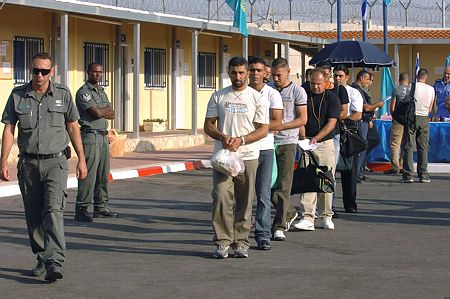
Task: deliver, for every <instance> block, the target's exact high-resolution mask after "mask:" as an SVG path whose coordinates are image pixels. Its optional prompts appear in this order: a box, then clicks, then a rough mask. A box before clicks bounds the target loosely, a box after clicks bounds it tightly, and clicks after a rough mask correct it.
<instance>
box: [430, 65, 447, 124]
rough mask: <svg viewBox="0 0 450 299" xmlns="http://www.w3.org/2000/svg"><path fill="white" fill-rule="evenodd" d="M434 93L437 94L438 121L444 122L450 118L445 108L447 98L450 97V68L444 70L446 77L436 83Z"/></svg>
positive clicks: (436, 116) (436, 115)
mask: <svg viewBox="0 0 450 299" xmlns="http://www.w3.org/2000/svg"><path fill="white" fill-rule="evenodd" d="M433 87H434V91H435V93H436V106H437V109H436V113H435V118H436V120H438V121H439V120H441V121H442V120H443V119H444V118H449V117H450V112H449V111H447V109H446V108H445V97H446V96H448V95H450V66H446V67H445V68H444V76H443V77H442V79H438V80H436V81H435V82H434V85H433Z"/></svg>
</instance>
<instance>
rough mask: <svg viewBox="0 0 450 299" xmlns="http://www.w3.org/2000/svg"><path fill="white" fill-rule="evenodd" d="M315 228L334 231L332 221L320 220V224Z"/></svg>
mask: <svg viewBox="0 0 450 299" xmlns="http://www.w3.org/2000/svg"><path fill="white" fill-rule="evenodd" d="M317 227H319V228H323V229H330V230H333V229H334V223H333V221H332V220H331V219H322V220H320V224H319V226H317Z"/></svg>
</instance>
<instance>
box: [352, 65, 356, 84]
mask: <svg viewBox="0 0 450 299" xmlns="http://www.w3.org/2000/svg"><path fill="white" fill-rule="evenodd" d="M352 82H355V66H354V65H353V63H352Z"/></svg>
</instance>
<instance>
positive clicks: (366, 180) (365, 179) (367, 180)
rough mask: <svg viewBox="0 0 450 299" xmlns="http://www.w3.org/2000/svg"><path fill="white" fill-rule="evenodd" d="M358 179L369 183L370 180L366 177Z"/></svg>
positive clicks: (362, 176)
mask: <svg viewBox="0 0 450 299" xmlns="http://www.w3.org/2000/svg"><path fill="white" fill-rule="evenodd" d="M358 179H359V180H360V181H363V182H370V179H369V178H368V177H366V176H365V175H360V176H359V177H358Z"/></svg>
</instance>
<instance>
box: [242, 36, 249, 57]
mask: <svg viewBox="0 0 450 299" xmlns="http://www.w3.org/2000/svg"><path fill="white" fill-rule="evenodd" d="M242 57H244V58H245V59H248V37H243V39H242Z"/></svg>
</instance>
